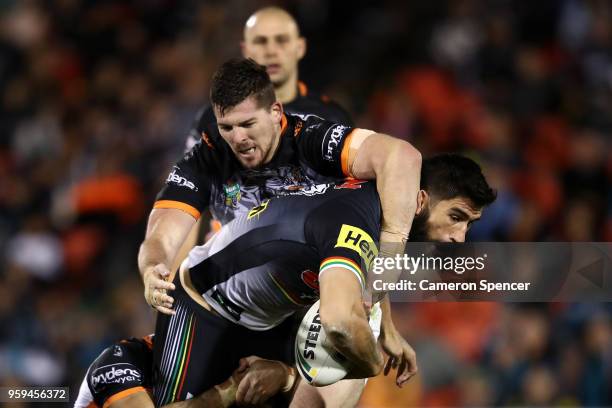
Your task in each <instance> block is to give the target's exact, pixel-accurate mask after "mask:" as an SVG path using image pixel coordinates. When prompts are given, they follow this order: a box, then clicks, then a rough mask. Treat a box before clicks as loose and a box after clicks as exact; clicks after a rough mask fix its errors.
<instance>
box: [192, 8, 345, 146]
mask: <svg viewBox="0 0 612 408" xmlns="http://www.w3.org/2000/svg"><path fill="white" fill-rule="evenodd" d="M241 49H242V55H243V56H244V57H245V58H251V59H253V60H254V61H255V62H257V63H258V64H260V65H263V66H265V67H266V69H267V72H268V75H270V79H271V80H272V83H273V84H274V90H275V93H276V97H277V99H278V100H279V102H281V103H282V104H283V108H284V110H285V112H286V113H289V114H292V115H297V116H300V117H301V118H302V119H307V118H308V117H309V116H310V115H315V116H318V117H320V118H322V119H326V120H329V121H332V122H336V123H342V124H345V125H349V126H350V125H352V124H353V121H352V120H351V117H350V115H349V114H348V113H347V112H346V111H345V110H344V109H343V108H342V107H341V106H340V105H338V104H337V103H335V102H333V101H331V100H330V99H329V98H328V97H326V96H325V95H321V94H318V93H316V92H313V91H312V90H311V89H308V87H307V86H306V84H305V83H304V82H302V81H299V80H298V63H299V61H300V60H301V59H302V57H303V56H304V55H305V53H306V40H305V39H304V37H302V36H301V35H300V32H299V27H298V25H297V23H296V21H295V19H294V18H293V17H292V16H291V15H290V14H289V13H287V12H286V11H285V10H283V9H281V8H278V7H266V8H262V9H260V10H258V11H256V12H255V13H253V15H251V16H250V17H249V18H248V20H247V21H246V23H245V27H244V38H243V41H242V43H241ZM216 126H217V120H216V118H215V114H214V112H213V110H212V107H206V108H203V109H202V110H201V111H200V112H199V113H198V115H197V117H196V119H195V121H194V123H193V125H192V128H191V130H190V131H189V135H188V137H187V140H186V148H187V150H189V149H190V148H191V147H192V146H193V145H194V144H195V143H196V142H197V141H199V140H200V139H201V138H202V135H203V134H210V130H211V128H214V127H216Z"/></svg>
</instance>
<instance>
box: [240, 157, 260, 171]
mask: <svg viewBox="0 0 612 408" xmlns="http://www.w3.org/2000/svg"><path fill="white" fill-rule="evenodd" d="M240 163H241V164H242V167H244V168H245V169H249V170H252V169H256V168H259V167H261V165H262V164H263V160H261V158H253V159H244V158H240Z"/></svg>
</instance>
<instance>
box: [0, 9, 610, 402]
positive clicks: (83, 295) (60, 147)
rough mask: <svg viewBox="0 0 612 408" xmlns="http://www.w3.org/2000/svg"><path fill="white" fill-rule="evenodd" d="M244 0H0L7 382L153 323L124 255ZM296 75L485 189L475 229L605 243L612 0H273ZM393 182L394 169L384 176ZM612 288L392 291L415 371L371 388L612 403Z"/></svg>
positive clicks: (51, 372)
mask: <svg viewBox="0 0 612 408" xmlns="http://www.w3.org/2000/svg"><path fill="white" fill-rule="evenodd" d="M268 4H269V3H263V2H259V1H251V2H243V1H237V0H229V1H206V2H197V1H172V0H147V1H145V0H140V1H138V0H136V1H131V2H121V1H79V0H52V1H32V0H24V1H10V0H5V1H2V2H0V106H1V108H0V111H1V112H2V113H1V115H0V180H1V182H0V256H1V260H0V322H1V324H0V384H1V385H3V386H8V385H37V384H47V385H68V386H70V387H71V392H72V398H74V397H75V396H76V393H77V392H78V385H79V383H80V382H81V379H82V377H83V375H84V372H85V370H86V367H87V366H88V364H89V363H90V362H91V361H92V359H93V358H95V356H96V355H97V354H98V353H99V352H100V351H101V350H102V349H103V348H104V347H106V346H107V345H108V344H109V343H111V342H113V341H115V340H117V339H118V338H121V337H124V336H138V335H143V334H146V333H149V332H151V331H152V329H153V321H154V316H153V313H152V312H151V310H150V309H149V308H148V307H147V306H146V304H145V302H144V298H143V296H142V286H141V283H140V281H139V276H138V271H137V268H136V253H137V249H138V245H139V243H140V241H141V239H142V237H143V232H144V225H145V221H146V219H145V218H146V214H147V213H148V210H149V208H150V207H151V204H152V202H153V198H154V196H155V194H156V192H157V190H158V189H159V187H160V186H161V184H162V182H163V180H164V177H165V176H166V174H167V170H168V168H169V166H170V164H171V163H172V162H173V161H174V160H175V159H176V158H177V157H178V156H179V155H180V153H181V150H182V147H183V144H184V141H185V135H186V132H187V130H188V128H189V126H190V125H191V122H192V119H193V117H194V115H195V113H196V111H197V109H198V108H199V107H201V106H202V105H203V104H204V103H206V101H207V94H208V88H207V86H208V80H209V78H210V76H211V74H212V72H213V70H214V69H215V68H216V67H217V66H218V64H219V63H220V62H222V61H224V60H225V59H227V58H229V57H232V56H237V55H239V46H238V44H239V41H240V36H241V33H242V25H243V24H244V21H245V19H246V17H247V16H248V15H249V14H250V13H251V12H253V11H254V10H255V9H257V8H258V7H260V6H263V5H268ZM276 4H278V5H281V6H284V7H286V8H287V9H288V10H289V11H291V12H292V13H293V14H294V15H295V16H296V18H297V20H298V22H299V24H300V26H301V29H302V33H303V34H304V35H305V36H306V37H307V39H308V41H309V48H308V52H307V56H306V58H305V59H304V60H303V62H302V64H301V78H302V79H303V80H304V81H306V82H307V84H308V85H309V86H310V87H313V88H315V89H318V90H324V91H325V92H326V93H327V94H328V95H329V96H331V97H332V98H335V99H336V100H338V101H339V102H340V103H341V104H342V105H343V106H344V107H345V108H347V109H348V110H349V111H350V112H351V113H352V114H353V115H354V118H355V119H356V122H357V124H358V125H359V126H361V127H365V128H370V129H376V130H379V131H383V132H387V133H389V134H392V135H396V136H399V137H403V138H406V139H408V140H410V141H411V142H412V143H413V144H415V145H416V146H417V147H418V148H419V149H421V151H422V152H423V153H424V155H427V154H430V153H435V152H439V151H460V152H464V153H467V154H469V155H470V156H471V157H473V158H475V159H476V160H478V161H479V162H480V163H481V164H482V165H483V167H484V169H485V171H486V174H487V175H488V177H489V179H490V182H491V183H492V184H493V185H494V186H495V187H496V188H497V189H498V190H499V198H498V200H497V202H496V203H495V204H494V205H493V207H492V208H490V209H489V210H488V211H487V212H486V213H485V217H484V218H483V220H482V221H481V222H480V223H479V224H477V225H476V226H475V228H474V229H473V231H471V233H470V239H472V240H501V241H538V240H558V241H611V240H612V189H611V188H610V186H611V185H612V180H611V179H612V149H611V148H610V144H611V143H612V142H611V140H612V138H611V137H610V135H611V132H612V4H611V3H609V2H607V1H577V0H567V1H548V0H547V1H530V2H526V1H519V0H516V1H508V0H494V1H476V0H473V1H447V2H445V1H425V2H424V1H414V2H404V1H391V0H387V1H380V2H366V1H353V2H352V3H351V5H348V4H346V3H344V2H331V1H329V2H328V1H324V0H311V1H306V0H304V1H295V2H279V3H276ZM397 182H398V183H401V180H397ZM611 311H612V308H611V307H610V305H606V304H562V303H554V304H539V305H518V304H515V305H512V304H506V305H503V304H491V303H489V304H486V303H463V304H452V303H446V304H426V305H413V304H396V305H395V316H396V321H397V325H398V326H399V327H400V329H401V330H402V332H403V333H404V334H405V335H406V337H407V339H409V341H410V342H411V343H412V344H413V345H414V346H415V348H416V350H417V355H418V358H419V361H420V375H419V376H418V377H417V378H416V379H414V380H412V381H411V383H410V385H408V386H407V387H405V388H404V389H403V390H401V391H399V393H398V391H396V390H395V388H394V386H393V385H392V382H384V381H381V380H379V379H377V380H374V381H372V382H371V383H370V385H369V386H368V390H367V393H366V395H365V396H364V398H363V400H362V404H361V406H363V407H376V406H409V405H414V406H441V405H452V406H455V405H458V406H489V405H493V404H502V405H506V404H523V405H559V404H567V405H570V406H572V405H573V406H581V405H597V406H603V405H612V386H611V384H612V347H611V346H612V334H611V326H610V313H611Z"/></svg>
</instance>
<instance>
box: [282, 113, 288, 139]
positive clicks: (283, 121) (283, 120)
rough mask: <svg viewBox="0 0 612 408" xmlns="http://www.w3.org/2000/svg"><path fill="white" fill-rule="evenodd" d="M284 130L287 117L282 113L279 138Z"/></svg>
mask: <svg viewBox="0 0 612 408" xmlns="http://www.w3.org/2000/svg"><path fill="white" fill-rule="evenodd" d="M285 129H287V116H285V114H284V113H283V116H282V117H281V136H282V135H283V134H284V133H285Z"/></svg>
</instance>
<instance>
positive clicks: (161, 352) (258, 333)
mask: <svg viewBox="0 0 612 408" xmlns="http://www.w3.org/2000/svg"><path fill="white" fill-rule="evenodd" d="M424 169H425V171H431V172H433V173H434V174H435V175H436V176H435V178H425V183H426V184H425V185H426V186H427V187H426V188H428V189H429V190H428V191H421V192H420V194H419V205H418V209H417V213H418V215H417V218H419V220H420V221H419V224H418V225H419V228H422V229H423V231H422V232H420V234H421V235H422V236H428V237H430V238H432V239H436V240H445V241H463V240H464V239H465V233H466V232H467V228H468V226H469V225H470V224H471V223H472V222H473V221H475V220H477V219H478V218H479V217H480V215H481V211H482V209H483V207H484V206H486V205H488V204H490V203H491V202H492V201H493V200H494V199H495V195H494V193H493V191H492V190H491V188H490V187H489V186H488V184H487V182H486V180H485V179H484V177H483V176H482V173H481V171H480V168H479V167H478V165H476V164H475V163H473V162H472V161H471V160H469V159H466V158H463V157H461V156H456V155H445V156H441V157H439V158H434V159H432V160H431V163H427V164H426V165H425V166H424ZM445 186H453V188H452V189H451V190H450V191H443V189H444V188H446V187H445ZM381 215H382V214H381V207H380V200H379V197H378V194H377V191H376V188H375V186H374V184H373V183H371V182H365V181H355V180H351V181H347V182H344V183H336V184H322V185H316V186H314V187H312V188H304V189H301V190H296V191H294V192H293V193H288V195H287V196H286V197H280V198H277V199H271V200H269V201H265V202H263V203H262V204H261V205H259V206H257V207H255V208H253V209H252V210H251V211H250V212H249V213H248V214H247V215H239V216H238V217H237V218H236V219H234V221H233V222H231V223H229V224H228V225H227V226H224V227H223V228H222V229H221V231H220V232H219V233H218V234H217V235H215V237H214V238H213V239H212V240H210V241H209V242H208V243H207V244H206V245H204V246H201V247H196V248H194V249H193V250H192V251H191V252H190V254H189V257H188V259H186V260H185V262H183V265H182V266H181V271H180V274H179V276H178V277H177V278H176V279H175V284H176V286H177V288H178V289H177V290H176V291H174V292H173V296H175V297H176V299H177V303H176V311H177V312H176V314H175V315H173V316H171V317H170V316H167V315H161V314H160V315H159V316H158V322H157V328H156V334H157V336H158V337H157V338H158V339H159V342H158V343H157V344H156V348H155V366H156V369H157V370H159V372H160V375H161V378H162V379H163V380H161V381H160V383H159V384H158V385H159V386H158V387H157V388H156V392H155V399H156V402H157V403H158V404H165V403H169V402H173V401H176V400H180V399H182V398H185V397H186V395H187V393H190V394H194V393H197V392H200V391H201V390H204V389H207V388H209V387H210V386H211V385H213V384H215V383H217V382H219V381H220V380H222V379H223V378H225V377H226V376H227V374H228V373H231V370H232V369H233V367H234V366H235V365H236V363H237V361H238V360H239V359H240V358H241V357H243V356H245V355H250V354H255V355H258V356H262V357H264V358H269V359H274V360H280V361H283V362H285V363H291V362H292V357H293V342H292V341H291V340H290V339H291V337H292V335H293V333H291V327H292V326H291V325H290V324H287V323H288V320H287V317H288V316H290V315H291V314H292V313H294V312H295V311H298V310H300V309H302V308H303V307H305V306H307V305H309V304H312V303H313V302H315V301H316V300H317V299H318V298H319V297H320V299H321V306H320V315H321V321H322V324H323V326H324V328H325V330H326V332H327V334H328V339H330V340H331V342H332V344H333V345H334V347H335V348H336V349H337V350H338V351H339V352H340V353H341V354H342V355H344V356H345V357H346V358H347V360H348V361H349V362H350V366H349V376H348V377H347V378H364V377H369V376H372V375H376V374H377V373H378V372H379V371H380V370H381V368H382V366H383V355H382V352H381V350H380V348H379V347H378V346H377V345H376V339H375V338H374V337H373V335H372V331H371V329H370V326H369V325H368V321H367V318H366V315H365V311H364V309H363V303H362V302H363V299H362V291H363V290H364V289H365V284H366V274H367V269H368V267H369V265H371V263H372V262H373V260H374V258H375V257H376V256H377V253H378V250H377V246H376V243H377V242H378V241H379V238H380V237H379V235H380V234H379V231H380V221H381ZM387 319H390V317H388V316H387ZM386 327H393V326H392V325H391V326H390V325H389V322H387V324H385V321H384V318H383V324H382V331H381V346H382V348H383V349H384V350H385V351H386V350H387V348H386V346H385V344H386V340H387V339H386V337H387V336H389V335H394V333H388V332H386V329H385V328H386ZM179 339H180V340H179ZM397 341H400V342H403V339H399V340H397ZM186 344H189V345H190V346H189V349H190V352H189V353H187V352H186V348H185V347H186V346H185V345H186ZM403 348H404V352H403V353H402V357H401V359H400V360H399V361H398V366H399V368H398V373H397V375H398V378H397V382H398V385H401V384H402V383H403V382H405V381H407V380H408V379H409V378H410V376H412V375H413V374H414V373H415V372H416V361H415V359H414V352H413V351H412V349H411V348H410V347H409V346H408V345H407V344H405V342H404V345H403ZM187 355H188V357H185V356H187ZM202 367H206V368H207V369H202ZM173 372H181V373H184V377H182V378H181V379H178V378H176V377H175V376H173V375H172V373H173ZM178 381H180V383H181V384H182V385H181V387H182V393H181V394H178V395H177V394H172V392H171V390H173V389H175V388H176V384H177V382H178ZM300 386H302V385H300ZM355 386H357V389H355ZM362 386H363V381H360V382H357V383H355V382H353V383H347V382H345V381H342V382H340V383H338V384H334V385H333V386H331V387H329V388H328V389H327V395H323V397H324V399H325V401H326V403H327V404H329V406H336V405H335V404H337V403H339V402H340V401H342V402H343V403H344V404H348V405H349V406H350V405H352V404H353V403H356V401H357V400H358V398H359V395H360V392H359V391H360V390H361V387H362ZM348 391H350V392H348ZM309 392H312V390H310V391H309V389H308V387H306V386H305V385H304V386H303V387H302V390H301V391H300V390H298V392H297V394H296V398H299V399H302V398H312V395H309Z"/></svg>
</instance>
